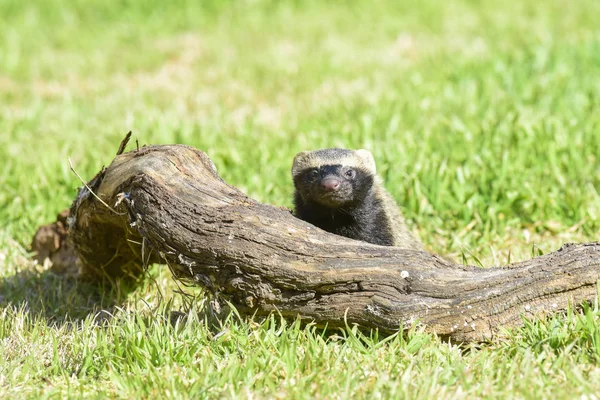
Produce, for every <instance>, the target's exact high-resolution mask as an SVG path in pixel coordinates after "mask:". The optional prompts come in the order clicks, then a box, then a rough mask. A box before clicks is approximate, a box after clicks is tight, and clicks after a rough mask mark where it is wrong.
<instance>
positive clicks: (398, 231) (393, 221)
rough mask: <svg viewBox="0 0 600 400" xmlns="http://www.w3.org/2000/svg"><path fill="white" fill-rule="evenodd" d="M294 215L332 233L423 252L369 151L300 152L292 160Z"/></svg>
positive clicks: (329, 150) (328, 150) (330, 150)
mask: <svg viewBox="0 0 600 400" xmlns="http://www.w3.org/2000/svg"><path fill="white" fill-rule="evenodd" d="M292 179H293V180H294V187H295V192H294V206H295V211H294V215H295V216H296V217H297V218H300V219H302V220H304V221H307V222H310V223H311V224H313V225H315V226H317V227H319V228H321V229H323V230H326V231H328V232H331V233H335V234H337V235H341V236H346V237H349V238H352V239H357V240H362V241H365V242H369V243H374V244H379V245H384V246H397V247H402V248H406V249H413V250H424V248H423V245H422V244H421V242H419V241H418V240H417V239H416V238H415V237H414V236H413V234H412V233H411V232H410V231H409V230H408V228H407V226H406V224H405V222H404V218H403V217H402V213H401V212H400V210H399V208H398V205H397V204H396V202H395V201H394V199H393V198H392V197H391V196H390V194H389V193H388V192H387V191H386V190H385V188H384V187H383V182H382V180H381V178H380V177H379V176H378V175H377V173H376V169H375V160H374V159H373V155H372V154H371V152H370V151H368V150H364V149H361V150H346V149H323V150H315V151H303V152H301V153H298V154H297V155H296V157H295V158H294V163H293V165H292Z"/></svg>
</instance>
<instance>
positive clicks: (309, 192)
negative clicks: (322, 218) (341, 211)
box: [292, 149, 376, 208]
mask: <svg viewBox="0 0 600 400" xmlns="http://www.w3.org/2000/svg"><path fill="white" fill-rule="evenodd" d="M375 178H376V167H375V160H374V159H373V155H372V154H371V152H370V151H368V150H364V149H361V150H346V149H323V150H315V151H303V152H301V153H298V154H297V155H296V157H294V162H293V165H292V179H293V180H294V186H295V187H296V192H297V193H298V194H299V195H300V196H301V197H302V199H303V200H304V201H305V202H311V201H312V202H316V203H319V204H321V205H324V206H327V207H332V208H338V207H343V206H347V205H352V204H355V203H360V202H361V201H362V200H363V199H364V198H365V196H366V195H367V194H368V193H369V191H370V189H371V187H372V186H373V182H374V180H375Z"/></svg>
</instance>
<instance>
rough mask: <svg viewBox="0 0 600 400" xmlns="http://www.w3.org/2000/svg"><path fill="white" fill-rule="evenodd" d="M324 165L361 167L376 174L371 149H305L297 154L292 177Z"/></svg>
mask: <svg viewBox="0 0 600 400" xmlns="http://www.w3.org/2000/svg"><path fill="white" fill-rule="evenodd" d="M323 165H342V166H344V167H352V168H360V169H364V170H365V171H368V172H370V173H371V174H373V175H375V173H376V168H375V160H374V159H373V155H372V154H371V152H370V151H369V150H365V149H360V150H346V149H323V150H315V151H303V152H300V153H298V154H296V157H294V162H293V164H292V177H294V176H297V175H298V174H299V173H300V172H302V171H304V170H306V169H312V168H320V167H321V166H323Z"/></svg>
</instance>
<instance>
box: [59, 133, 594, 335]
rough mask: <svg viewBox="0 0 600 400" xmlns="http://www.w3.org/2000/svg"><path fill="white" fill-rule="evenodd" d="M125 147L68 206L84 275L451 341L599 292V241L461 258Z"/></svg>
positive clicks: (247, 310)
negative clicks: (300, 213) (302, 213)
mask: <svg viewBox="0 0 600 400" xmlns="http://www.w3.org/2000/svg"><path fill="white" fill-rule="evenodd" d="M122 147H123V146H122ZM120 153H121V151H120V152H119V154H118V155H117V157H116V158H115V159H114V161H113V162H112V163H111V164H110V166H109V167H108V168H103V169H102V171H100V172H99V173H98V175H96V176H95V177H94V178H93V179H92V180H91V181H90V182H89V183H88V184H87V185H86V186H85V187H83V188H82V189H81V190H80V192H79V194H78V196H77V198H76V200H75V201H74V203H73V206H72V207H71V210H70V217H69V218H70V219H69V227H70V233H69V235H70V238H71V240H72V243H73V245H74V249H75V252H76V253H77V255H78V257H79V261H80V263H81V268H82V273H83V274H84V275H87V276H92V277H95V278H98V277H109V278H111V279H112V278H119V277H123V276H131V275H133V276H137V275H139V274H141V273H142V271H143V268H144V265H147V263H154V262H158V263H162V264H167V265H168V266H169V267H170V268H171V271H172V272H173V274H174V276H175V277H176V278H177V279H179V280H182V281H186V282H188V283H191V284H194V285H199V286H201V287H204V288H206V289H207V290H208V291H210V292H211V293H213V294H214V295H216V296H218V297H219V298H221V299H225V300H227V301H229V302H230V303H231V304H232V305H234V306H235V307H236V308H237V310H238V312H239V313H240V314H242V315H259V316H263V315H268V314H269V313H271V312H278V313H280V314H281V315H283V316H284V317H286V318H297V317H298V316H299V317H300V318H302V319H303V320H305V321H315V322H316V323H317V324H318V325H320V326H324V325H327V326H328V327H332V328H333V327H340V326H344V325H345V324H346V323H348V324H358V325H360V326H361V327H363V328H374V329H378V330H379V331H380V332H382V333H392V332H396V331H397V330H398V329H404V328H407V327H409V326H411V325H412V324H414V323H416V322H418V323H420V324H423V325H424V326H425V327H426V330H428V331H431V332H435V333H436V334H438V335H440V336H443V337H447V338H449V339H451V340H454V341H485V340H489V339H492V338H493V337H494V336H496V335H498V334H499V333H501V332H502V328H510V327H515V326H519V325H521V324H522V314H525V315H526V316H530V317H538V316H541V315H547V314H548V313H555V312H560V311H563V310H565V309H566V308H567V307H568V306H569V304H573V305H576V304H580V303H581V302H584V301H591V300H593V299H594V298H595V297H596V294H597V289H596V288H597V286H596V284H597V282H598V280H599V279H600V243H588V244H577V245H575V244H568V245H564V246H563V247H562V248H561V249H560V250H558V251H556V252H553V253H551V254H547V255H544V256H541V257H536V258H533V259H531V260H528V261H525V262H520V263H516V264H511V265H509V266H504V267H493V268H476V267H473V266H465V265H453V264H451V263H449V262H448V261H446V260H445V259H443V258H441V257H438V256H436V255H434V254H430V253H426V252H418V251H411V250H404V249H398V248H393V247H383V246H377V245H371V244H368V243H364V242H359V241H354V240H350V239H347V238H344V237H340V236H336V235H333V234H330V233H327V232H325V231H322V230H320V229H318V228H316V227H314V226H312V225H310V224H308V223H306V222H304V221H301V220H299V219H297V218H294V217H293V216H292V215H291V213H290V212H289V210H285V209H282V208H278V207H274V206H269V205H265V204H261V203H259V202H257V201H254V200H252V199H250V198H248V197H247V196H246V195H244V194H243V193H241V192H240V191H239V190H237V189H236V188H235V187H233V186H231V185H228V184H227V183H226V182H224V181H223V180H222V179H221V178H220V177H219V175H218V174H217V171H216V169H215V166H214V164H213V163H212V161H211V160H210V159H209V157H208V156H207V155H206V154H205V153H203V152H201V151H199V150H197V149H194V148H192V147H188V146H182V145H166V146H149V147H143V148H141V149H137V150H134V151H131V152H129V153H125V154H120Z"/></svg>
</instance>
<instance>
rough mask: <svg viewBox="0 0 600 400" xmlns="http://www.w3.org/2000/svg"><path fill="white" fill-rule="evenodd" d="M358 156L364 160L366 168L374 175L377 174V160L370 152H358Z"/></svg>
mask: <svg viewBox="0 0 600 400" xmlns="http://www.w3.org/2000/svg"><path fill="white" fill-rule="evenodd" d="M356 155H357V156H358V157H359V158H360V159H361V160H362V162H363V163H365V167H366V168H367V169H368V170H369V171H372V172H373V173H376V172H377V168H376V167H375V159H374V158H373V154H371V152H370V151H369V150H366V149H360V150H356Z"/></svg>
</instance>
